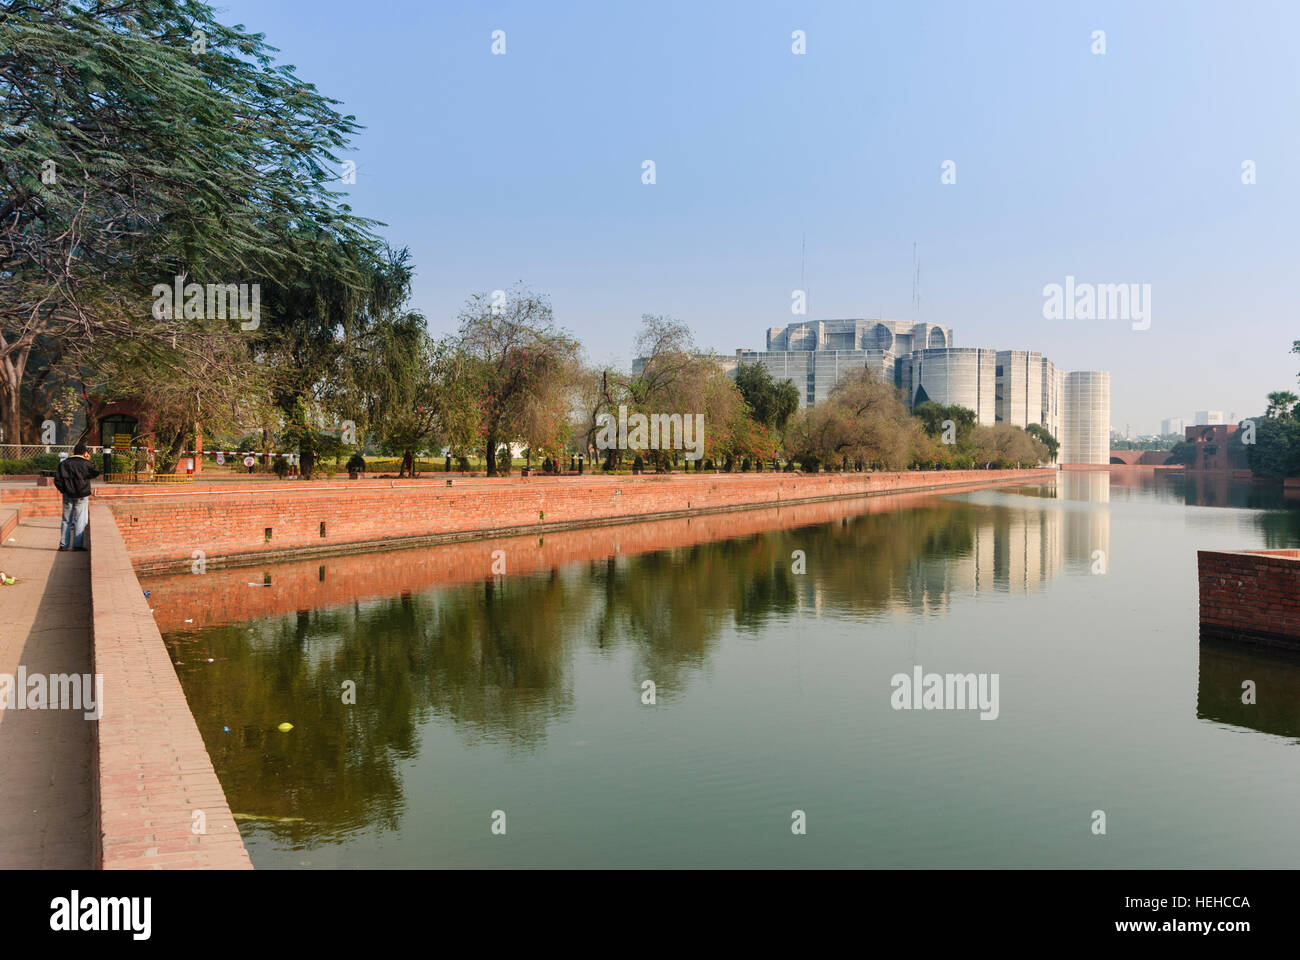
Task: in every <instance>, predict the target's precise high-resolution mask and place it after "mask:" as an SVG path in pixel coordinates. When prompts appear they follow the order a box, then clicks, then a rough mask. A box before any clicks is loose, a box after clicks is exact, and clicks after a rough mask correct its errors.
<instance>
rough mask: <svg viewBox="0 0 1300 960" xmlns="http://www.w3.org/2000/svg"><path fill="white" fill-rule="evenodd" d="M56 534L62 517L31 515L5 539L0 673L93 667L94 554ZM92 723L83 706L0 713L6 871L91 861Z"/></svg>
mask: <svg viewBox="0 0 1300 960" xmlns="http://www.w3.org/2000/svg"><path fill="white" fill-rule="evenodd" d="M11 509H12V508H11ZM5 519H8V517H0V527H4V526H8V524H5V523H3V522H2V521H3V520H5ZM10 538H13V540H12V542H10ZM58 540H59V521H58V519H57V518H52V517H29V516H26V515H24V516H22V517H21V518H20V519H19V522H18V523H17V524H16V526H14V528H13V529H12V530H9V531H7V532H6V533H5V534H4V538H3V541H0V570H2V571H3V572H4V573H5V575H6V576H10V577H15V578H16V579H17V581H18V582H17V583H16V584H14V585H13V586H0V673H2V674H9V675H10V676H16V675H17V673H18V668H19V666H20V665H21V666H23V667H25V668H26V670H27V673H28V674H29V675H31V674H38V673H39V674H46V675H48V674H60V673H63V674H70V673H79V674H85V673H89V672H90V559H89V554H88V553H77V552H71V551H70V552H67V553H59V552H58V550H57V547H58ZM93 726H94V722H93V721H91V720H86V719H85V716H84V714H83V712H82V711H80V710H0V868H4V869H21V868H72V869H78V868H80V869H87V868H90V867H91V866H92V865H93V860H92V848H93V844H92V834H93V822H94V819H93V811H92V795H93V788H92V782H91V769H92V766H91V742H92V732H93V731H92V728H93Z"/></svg>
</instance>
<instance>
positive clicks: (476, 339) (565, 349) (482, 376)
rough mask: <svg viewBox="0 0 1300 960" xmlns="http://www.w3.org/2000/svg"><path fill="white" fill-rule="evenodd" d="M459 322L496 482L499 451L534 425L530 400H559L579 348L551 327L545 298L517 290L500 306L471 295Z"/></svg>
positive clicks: (460, 347)
mask: <svg viewBox="0 0 1300 960" xmlns="http://www.w3.org/2000/svg"><path fill="white" fill-rule="evenodd" d="M458 319H459V320H460V332H459V335H458V338H457V349H458V350H459V351H460V352H461V353H462V354H463V355H464V357H466V358H467V362H468V364H469V367H470V369H469V376H470V377H471V381H472V383H473V384H474V389H475V395H476V396H477V397H478V402H479V418H478V422H479V433H480V436H481V437H482V440H483V447H484V455H485V457H486V459H487V474H488V476H489V477H495V476H496V475H497V452H498V449H499V448H500V446H501V445H502V444H508V443H510V442H511V441H513V440H516V439H518V438H519V437H520V436H521V435H522V433H523V431H524V430H525V429H529V425H530V424H531V425H533V426H535V425H536V423H537V421H536V420H535V419H530V418H531V417H532V415H533V414H535V412H536V411H535V410H530V402H531V400H532V398H534V397H547V396H549V397H554V396H556V395H558V394H559V393H560V392H562V384H563V383H564V382H565V381H566V379H568V378H571V377H572V376H573V374H574V368H575V363H576V360H577V357H578V344H577V342H576V341H575V340H573V339H572V338H571V337H569V336H568V335H567V334H566V333H564V332H563V331H561V330H558V329H557V328H556V327H555V323H554V318H553V315H552V312H551V304H550V301H549V300H548V299H547V298H546V297H544V296H539V295H536V294H533V293H530V292H528V291H526V290H524V289H522V288H520V287H516V288H515V289H514V290H512V291H511V292H510V294H509V295H507V296H506V297H505V298H504V300H503V301H494V300H492V299H489V297H488V296H487V295H486V294H475V295H474V296H472V297H470V299H469V301H468V303H467V304H466V305H465V307H464V309H462V310H461V313H460V315H459V318H458ZM565 413H566V415H567V413H568V411H565Z"/></svg>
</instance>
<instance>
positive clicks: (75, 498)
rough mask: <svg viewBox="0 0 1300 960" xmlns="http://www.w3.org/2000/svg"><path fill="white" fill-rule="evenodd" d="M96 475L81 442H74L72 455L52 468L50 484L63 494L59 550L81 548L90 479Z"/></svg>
mask: <svg viewBox="0 0 1300 960" xmlns="http://www.w3.org/2000/svg"><path fill="white" fill-rule="evenodd" d="M97 476H99V471H98V470H96V469H95V468H94V467H93V466H92V465H91V463H90V454H88V453H87V452H86V445H85V444H84V443H79V444H77V445H76V446H75V447H74V448H73V450H72V456H70V457H68V458H67V459H66V460H64V461H63V462H62V463H60V464H59V469H58V470H56V471H54V487H55V489H57V490H58V491H59V493H61V494H63V529H62V530H61V531H60V533H59V549H60V550H67V549H69V548H71V549H73V550H85V549H86V547H85V545H84V543H83V541H84V540H85V539H86V514H87V510H88V509H89V506H90V481H91V480H93V479H94V478H95V477H97Z"/></svg>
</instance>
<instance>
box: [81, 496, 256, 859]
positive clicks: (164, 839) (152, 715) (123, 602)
mask: <svg viewBox="0 0 1300 960" xmlns="http://www.w3.org/2000/svg"><path fill="white" fill-rule="evenodd" d="M90 530H91V534H90V589H91V607H92V613H93V638H94V639H93V652H92V658H93V663H94V667H93V669H94V672H95V673H97V674H100V675H102V676H103V678H104V687H103V699H102V701H101V703H102V706H103V715H102V716H101V717H100V718H99V720H98V721H97V722H96V724H95V728H96V729H95V745H94V753H93V756H94V761H93V762H94V766H95V769H94V771H93V772H92V777H91V782H92V783H93V784H94V790H95V814H96V820H97V822H96V824H95V865H96V867H99V868H101V869H105V870H114V869H127V870H130V869H137V870H152V869H194V868H206V869H214V868H215V869H251V867H252V863H251V862H250V861H249V859H248V853H247V852H246V851H245V850H244V843H243V840H242V839H241V838H240V835H239V829H238V827H236V826H235V820H234V817H232V816H231V814H230V807H229V806H228V805H227V804H226V797H225V793H224V792H223V791H222V789H221V783H220V782H219V781H218V780H217V774H216V771H214V770H213V768H212V761H211V760H209V759H208V754H207V750H206V749H205V747H204V745H203V737H202V736H201V735H200V734H199V728H198V726H197V725H196V724H195V722H194V717H193V716H192V715H191V714H190V708H189V705H188V704H187V703H186V702H185V694H184V692H182V690H181V684H180V681H179V680H178V679H177V677H176V670H175V668H174V667H172V663H171V658H170V657H169V656H168V654H167V648H166V647H165V646H164V645H163V641H162V636H161V634H159V632H158V627H157V625H155V623H154V620H153V614H152V613H151V612H150V610H149V605H148V604H147V603H146V602H145V599H144V594H143V592H142V591H141V589H140V583H139V581H138V580H137V579H136V577H135V574H134V573H133V572H132V570H131V562H130V560H129V558H128V557H127V553H126V545H125V544H124V543H123V542H122V537H121V534H119V533H118V530H117V527H116V526H115V525H114V523H113V517H112V514H110V513H109V511H108V509H107V508H106V507H104V506H103V505H102V504H100V503H96V502H94V501H91V505H90ZM195 811H202V814H203V816H204V817H205V818H206V824H205V827H206V831H205V832H203V833H200V834H196V833H195V832H194V829H193V828H194V825H195V823H196V821H195V819H194V816H193V815H194V812H195Z"/></svg>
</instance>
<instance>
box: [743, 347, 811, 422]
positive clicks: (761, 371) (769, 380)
mask: <svg viewBox="0 0 1300 960" xmlns="http://www.w3.org/2000/svg"><path fill="white" fill-rule="evenodd" d="M736 388H737V389H738V390H739V391H740V395H741V396H742V397H743V398H744V400H745V403H746V404H747V405H748V407H749V412H750V417H751V418H752V419H753V420H754V422H755V423H759V424H762V425H763V426H765V427H772V428H774V429H776V430H778V431H779V430H784V429H785V425H786V423H787V421H789V419H790V418H791V417H792V416H794V414H795V411H797V410H798V409H799V388H798V387H797V386H795V385H794V382H793V381H790V380H782V381H780V382H779V383H778V382H777V381H776V380H775V379H773V377H772V374H771V373H770V372H769V371H768V369H767V367H765V366H763V365H762V364H760V363H742V364H740V365H739V366H738V367H737V368H736Z"/></svg>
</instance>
